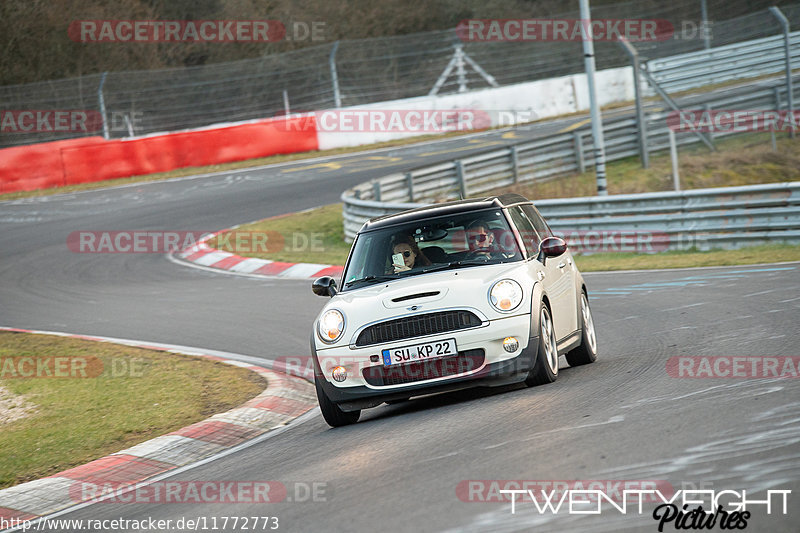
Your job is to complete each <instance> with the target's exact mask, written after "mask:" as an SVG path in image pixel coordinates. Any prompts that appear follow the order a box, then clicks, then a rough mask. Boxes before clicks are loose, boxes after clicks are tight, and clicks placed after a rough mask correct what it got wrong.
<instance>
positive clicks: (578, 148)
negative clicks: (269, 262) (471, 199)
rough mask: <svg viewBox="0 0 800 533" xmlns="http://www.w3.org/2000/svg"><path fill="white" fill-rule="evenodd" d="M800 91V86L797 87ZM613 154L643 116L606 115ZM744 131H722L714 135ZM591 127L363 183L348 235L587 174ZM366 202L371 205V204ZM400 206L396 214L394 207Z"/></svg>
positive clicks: (726, 102) (354, 194)
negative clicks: (416, 212) (408, 214)
mask: <svg viewBox="0 0 800 533" xmlns="http://www.w3.org/2000/svg"><path fill="white" fill-rule="evenodd" d="M795 87H796V88H795V90H794V92H795V98H798V96H800V83H799V84H796V85H795ZM786 100H787V99H786V89H785V87H784V86H783V84H782V82H781V81H780V80H777V81H775V82H772V83H765V84H763V85H758V86H755V87H746V88H743V89H741V90H739V91H728V92H724V93H722V94H719V95H717V94H710V95H708V96H706V97H705V98H700V99H695V100H693V101H692V104H691V105H690V106H689V107H690V108H691V109H747V110H757V109H765V110H766V109H782V108H785V103H786ZM670 113H672V111H671V110H661V111H658V112H654V113H651V114H649V115H648V116H647V119H646V120H647V127H646V130H647V147H648V151H649V152H656V151H661V150H666V149H668V148H669V138H668V132H669V128H668V126H667V117H668V116H669V115H670ZM603 129H604V135H605V143H606V159H607V160H608V161H614V160H619V159H624V158H626V157H630V156H635V155H637V154H638V153H639V144H638V133H637V127H636V120H635V119H634V118H630V117H622V118H618V119H611V120H609V119H604V122H603ZM737 133H738V132H733V131H731V132H720V133H715V134H714V135H713V136H712V140H713V139H716V138H720V137H724V136H728V135H735V134H737ZM675 137H676V141H677V143H678V145H687V144H693V143H697V142H700V139H699V138H698V137H697V136H696V135H695V134H693V133H691V132H681V131H678V132H676V135H675ZM593 153H594V150H593V141H592V137H591V131H590V130H589V129H587V128H585V129H580V130H575V131H573V132H569V133H562V134H558V135H553V136H550V137H547V138H544V139H537V140H535V141H531V142H526V143H521V144H516V145H512V146H510V147H508V148H502V149H499V150H493V151H489V152H485V153H481V154H478V155H474V156H470V157H465V158H462V159H459V160H455V161H448V162H445V163H440V164H437V165H433V166H428V167H423V168H419V169H415V170H412V171H411V172H407V173H404V174H402V173H397V174H391V175H388V176H384V177H382V178H378V179H376V180H372V181H370V182H367V183H362V184H360V185H357V186H356V187H354V188H352V189H350V190H348V191H345V193H344V194H343V195H342V200H343V201H344V232H345V240H346V241H348V242H349V241H352V239H353V237H354V236H355V234H356V232H357V231H358V230H359V228H360V227H361V224H363V222H364V221H366V220H367V219H368V218H370V217H372V216H379V215H382V214H386V213H387V212H386V211H383V210H382V208H381V207H380V205H381V204H382V203H390V204H403V205H408V206H416V205H418V202H426V203H433V202H440V201H447V200H454V199H458V198H466V197H468V196H475V195H480V194H484V193H489V192H490V191H494V190H496V189H498V188H501V187H506V186H509V185H513V184H515V183H523V182H530V181H537V180H547V179H550V178H553V177H557V176H560V175H565V174H571V173H575V172H583V171H584V170H585V169H586V168H589V167H590V166H591V165H592V164H593V163H594V156H593ZM364 202H366V203H364ZM395 211H397V209H394V210H393V211H389V212H395Z"/></svg>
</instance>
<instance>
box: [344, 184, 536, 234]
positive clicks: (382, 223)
mask: <svg viewBox="0 0 800 533" xmlns="http://www.w3.org/2000/svg"><path fill="white" fill-rule="evenodd" d="M520 203H531V201H530V200H528V199H527V198H525V197H524V196H522V195H520V194H514V193H508V194H501V195H497V196H486V197H484V198H470V199H468V200H456V201H454V202H447V203H443V204H433V205H427V206H425V207H418V208H416V209H411V210H408V211H403V212H401V213H394V214H391V215H383V216H380V217H377V218H373V219H370V220H369V221H367V222H366V223H365V224H364V226H363V227H362V228H361V231H362V232H363V231H372V230H375V229H380V228H385V227H390V226H395V225H397V224H405V223H408V222H414V221H416V220H425V219H428V218H433V217H439V216H445V215H458V214H461V213H469V212H470V211H477V210H480V209H491V208H503V207H508V206H511V205H515V204H520ZM359 233H360V232H359Z"/></svg>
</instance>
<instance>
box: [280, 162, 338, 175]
mask: <svg viewBox="0 0 800 533" xmlns="http://www.w3.org/2000/svg"><path fill="white" fill-rule="evenodd" d="M314 168H327V169H328V170H339V169H340V168H342V164H341V163H334V162H330V163H317V164H315V165H307V166H304V167H295V168H287V169H284V170H281V173H282V174H285V173H286V172H298V171H300V170H311V169H314Z"/></svg>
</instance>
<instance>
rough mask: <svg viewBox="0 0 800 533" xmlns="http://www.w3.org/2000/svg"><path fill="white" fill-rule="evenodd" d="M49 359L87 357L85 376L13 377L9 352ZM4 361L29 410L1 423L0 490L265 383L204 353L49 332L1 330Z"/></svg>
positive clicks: (135, 439) (218, 406) (187, 420)
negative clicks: (195, 354) (188, 353)
mask: <svg viewBox="0 0 800 533" xmlns="http://www.w3.org/2000/svg"><path fill="white" fill-rule="evenodd" d="M55 356H57V357H71V358H83V359H84V360H85V359H88V360H90V364H88V365H87V367H86V368H87V375H88V376H89V377H85V378H73V377H50V378H46V377H41V378H13V377H10V376H12V374H11V367H9V366H7V365H8V364H9V363H8V362H7V361H8V359H6V358H9V357H15V358H16V357H33V358H44V357H55ZM0 362H2V363H3V364H2V365H0V371H2V374H0V376H3V379H0V386H2V387H3V388H5V389H7V391H9V392H10V393H11V394H12V395H15V396H17V395H18V396H21V400H23V401H24V402H25V404H27V406H28V407H29V408H30V411H29V412H28V413H27V416H25V417H24V418H20V419H18V420H15V421H12V422H8V423H5V424H2V430H1V431H0V450H2V451H3V452H2V454H0V488H5V487H9V486H11V485H15V484H17V483H22V482H25V481H29V480H33V479H38V478H41V477H44V476H48V475H52V474H55V473H57V472H59V471H62V470H64V469H67V468H71V467H74V466H77V465H81V464H84V463H86V462H89V461H91V460H93V459H97V458H99V457H103V456H105V455H107V454H109V453H114V452H117V451H120V450H122V449H125V448H128V447H130V446H133V445H135V444H138V443H140V442H143V441H146V440H148V439H150V438H153V437H157V436H159V435H163V434H165V433H168V432H170V431H174V430H176V429H180V428H181V427H184V426H186V425H189V424H192V423H194V422H198V421H200V420H204V419H205V418H207V417H209V416H210V415H212V414H215V413H219V412H224V411H227V410H229V409H232V408H234V407H237V406H239V405H241V404H242V403H244V402H245V401H247V400H248V399H250V398H252V397H254V396H256V395H257V394H258V393H260V392H261V391H262V390H263V389H264V386H265V382H264V380H263V379H262V378H261V377H259V376H258V375H257V374H255V373H253V372H250V371H249V370H246V369H243V368H237V367H234V366H231V365H226V364H224V363H220V362H216V361H211V360H208V359H203V358H199V357H189V356H183V355H178V354H172V353H165V352H158V351H153V350H145V349H141V348H133V347H128V346H121V345H118V344H112V343H105V342H93V341H86V340H81V339H69V338H63V337H56V336H51V335H32V334H26V333H13V332H0ZM131 365H133V366H131ZM14 368H16V369H17V370H19V369H22V370H26V369H27V368H30V367H28V366H19V365H16V366H15V367H14ZM3 369H4V371H3ZM95 369H96V370H97V372H96V373H95V372H93V370H95ZM100 370H102V374H100V375H99V376H97V377H91V376H93V375H96V374H98V373H99V372H100ZM76 375H78V376H79V375H80V373H79V372H78V373H76ZM18 399H20V398H18ZM22 408H23V407H15V408H12V409H22ZM6 412H8V409H6Z"/></svg>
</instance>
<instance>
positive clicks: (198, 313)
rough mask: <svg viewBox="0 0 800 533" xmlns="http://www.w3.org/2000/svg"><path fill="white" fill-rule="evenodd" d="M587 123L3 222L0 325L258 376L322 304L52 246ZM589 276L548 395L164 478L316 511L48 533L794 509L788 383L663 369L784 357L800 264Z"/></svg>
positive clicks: (464, 408) (214, 180)
mask: <svg viewBox="0 0 800 533" xmlns="http://www.w3.org/2000/svg"><path fill="white" fill-rule="evenodd" d="M582 120H584V119H583V118H582V117H575V118H571V119H567V120H564V121H560V122H555V123H547V124H542V125H538V126H529V127H526V128H525V129H520V130H516V131H515V132H512V134H509V132H492V133H487V134H482V135H477V136H472V137H470V138H467V139H455V140H451V141H441V142H437V143H433V144H425V145H419V146H414V147H406V148H393V149H389V150H384V151H381V152H377V153H371V154H355V155H352V156H346V157H341V158H338V159H335V160H329V161H322V162H321V161H302V162H297V163H292V164H287V165H282V166H278V167H269V168H261V169H251V170H244V171H239V172H231V173H225V174H222V175H216V176H208V177H198V178H192V179H183V180H176V181H171V182H163V183H149V184H140V185H132V186H127V187H123V188H116V189H107V190H100V191H91V192H84V193H76V194H68V195H59V196H52V197H43V198H32V199H25V200H18V201H14V202H6V203H0V325H5V326H15V327H23V328H31V329H45V330H56V331H69V332H74V333H85V334H94V335H104V336H112V337H123V338H133V339H140V340H148V341H155V342H164V343H174V344H183V345H189V346H198V347H203V348H209V349H216V350H224V351H229V352H235V353H240V354H246V355H252V356H257V357H263V358H267V359H274V358H276V357H280V356H289V355H307V354H308V348H307V343H308V336H309V331H310V325H311V322H312V320H313V318H314V316H315V314H316V312H317V311H318V310H319V309H320V308H321V306H322V305H323V303H324V300H322V299H320V298H318V297H316V296H313V295H312V294H311V291H310V286H309V285H310V284H309V283H308V282H299V281H285V280H281V281H271V280H259V279H252V278H244V277H237V276H230V275H224V274H216V273H211V272H206V271H201V270H197V269H194V268H190V267H184V266H179V265H176V264H173V263H171V262H169V261H168V260H167V259H166V258H165V257H164V256H163V255H157V254H153V255H150V254H77V253H73V252H70V251H69V249H68V248H67V246H66V238H67V235H68V234H69V233H70V232H72V231H77V230H95V231H114V230H216V229H219V228H223V227H227V226H230V225H233V224H238V223H242V222H248V221H251V220H256V219H260V218H264V217H268V216H273V215H278V214H282V213H287V212H292V211H296V210H299V209H304V208H309V207H313V206H317V205H323V204H327V203H331V202H335V201H337V200H338V197H339V195H340V194H341V191H342V190H344V189H345V188H347V187H350V186H352V185H354V184H356V183H360V182H362V181H365V180H367V179H369V178H371V177H374V176H375V175H379V174H380V173H383V172H394V171H398V170H404V169H410V168H415V167H418V166H421V165H423V164H427V163H430V162H433V161H438V160H447V159H451V158H453V157H456V156H457V155H463V154H466V153H469V152H471V151H476V150H485V149H487V148H489V147H494V146H499V145H500V144H503V143H507V142H511V141H512V140H514V139H515V138H516V139H519V138H520V137H522V136H527V137H533V136H539V135H549V134H552V133H553V132H555V131H560V130H562V129H564V128H566V127H569V126H570V125H571V124H576V123H578V122H580V121H582ZM504 135H505V137H504ZM381 158H383V159H381ZM331 163H334V164H331ZM768 259H769V258H768V257H765V261H767V260H768ZM578 265H579V266H580V263H579V262H578ZM586 278H587V282H588V284H589V290H590V296H591V301H592V305H593V310H594V314H595V322H596V326H597V330H598V340H599V344H600V357H599V359H598V361H597V363H595V364H593V365H589V366H586V367H581V368H575V369H572V368H568V367H567V365H566V363H564V362H563V361H562V370H563V372H561V373H560V375H559V379H558V381H557V382H556V383H554V384H551V385H547V386H543V387H539V388H535V389H525V388H520V387H509V388H505V389H501V390H488V391H483V390H478V391H471V392H459V393H454V394H448V395H442V396H436V397H427V398H421V399H417V400H413V401H410V402H407V403H405V404H400V405H394V406H382V407H379V408H376V409H373V410H369V411H365V412H364V414H363V415H362V421H361V422H359V423H358V424H357V425H355V426H351V427H347V428H341V429H337V430H331V429H329V428H328V427H327V425H325V423H324V422H323V421H322V419H321V417H319V416H316V417H309V419H308V420H306V421H305V422H303V423H302V424H300V425H297V426H296V427H293V428H290V429H289V430H288V431H285V432H282V433H280V434H278V435H275V436H274V437H273V438H270V439H268V440H265V441H263V442H260V443H258V444H255V445H253V446H251V447H249V448H246V449H243V450H241V451H239V452H237V453H235V454H232V455H229V456H227V457H224V458H221V459H218V460H216V461H213V462H210V463H208V464H205V465H203V466H200V467H198V468H195V469H192V470H189V471H187V472H184V473H182V474H179V475H178V476H176V477H175V478H172V479H179V480H251V481H257V480H260V481H266V480H275V481H280V482H283V483H284V484H286V485H287V486H288V487H290V488H293V487H297V486H300V485H297V483H319V484H322V485H320V486H321V487H324V489H325V493H324V495H319V497H318V498H317V501H316V502H298V501H291V502H289V501H285V502H282V503H276V504H269V505H251V504H237V505H216V506H215V505H197V504H191V503H187V504H124V505H123V504H113V503H106V504H96V505H92V506H88V507H85V508H82V509H80V510H77V511H74V512H71V513H69V514H67V515H64V516H62V517H61V518H83V519H103V518H119V517H123V518H137V519H146V518H148V517H153V518H171V519H174V520H177V519H179V518H181V517H187V518H190V517H201V516H204V517H206V518H207V519H210V518H211V517H217V518H220V519H221V518H222V517H225V516H229V517H232V516H244V515H248V516H253V515H258V516H266V515H270V516H277V517H279V519H280V529H279V530H282V531H287V530H288V531H307V530H320V529H324V530H333V531H366V530H373V529H376V528H381V529H388V530H392V531H395V530H396V531H438V530H460V531H516V530H537V531H553V530H559V531H568V530H574V531H618V530H626V529H630V530H642V531H655V530H656V526H657V523H656V522H655V521H654V520H653V519H652V518H651V517H650V516H649V514H648V513H647V512H645V514H644V515H642V516H638V515H633V514H628V515H620V514H619V513H617V512H613V510H611V511H609V510H605V511H604V512H603V514H602V515H599V516H586V515H584V516H577V515H573V516H570V515H568V514H567V513H565V512H563V511H562V512H560V513H559V514H557V515H555V516H552V515H547V514H544V515H540V514H539V513H537V512H535V509H534V508H533V506H532V505H531V504H530V503H528V504H527V505H524V503H523V504H520V506H519V507H518V508H517V513H516V514H511V510H510V506H509V504H508V503H486V502H471V501H462V499H461V498H460V497H459V496H460V495H462V493H460V492H457V487H460V486H462V485H459V483H461V482H464V481H466V480H510V479H525V480H662V481H664V482H666V483H668V484H670V485H671V486H672V487H674V488H676V489H681V488H693V487H699V486H703V487H705V488H713V489H714V490H717V491H720V490H741V489H747V490H748V491H762V492H761V493H760V494H761V495H762V496H763V491H765V490H767V489H773V490H776V489H789V490H794V491H795V494H793V496H794V500H793V499H792V498H791V497H790V500H789V501H790V503H791V502H792V501H795V502H796V498H797V491H798V489H800V386H798V381H797V380H796V379H791V378H786V379H775V378H767V379H738V378H730V379H709V378H693V379H690V378H676V377H671V376H670V375H669V373H668V372H667V370H666V365H667V361H668V360H669V358H670V357H674V356H685V355H690V356H704V355H705V356H712V355H714V356H718V355H724V356H797V355H800V353H798V348H797V346H798V344H800V329H799V328H798V323H800V264H797V263H795V264H787V265H776V266H760V267H734V268H720V269H703V270H682V271H671V272H641V273H635V272H632V273H611V274H599V273H598V274H587V275H586ZM292 490H295V489H292ZM296 490H299V489H296ZM294 500H297V498H296V497H294ZM799 528H800V515H798V511H797V505H796V503H795V504H794V506H790V509H789V514H788V515H783V514H780V513H779V512H776V509H773V512H772V514H771V515H766V514H764V513H763V512H759V511H757V512H755V513H754V516H753V517H752V518H751V520H750V525H749V527H748V529H749V530H751V531H787V532H788V531H792V532H794V531H797V530H798V529H799ZM142 529H143V528H142ZM238 529H239V530H243V529H242V528H241V527H239V528H238ZM52 530H58V531H65V530H76V528H74V527H72V528H69V527H67V528H61V529H59V528H52ZM131 530H135V529H131ZM228 530H231V529H230V526H229V527H228Z"/></svg>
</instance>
